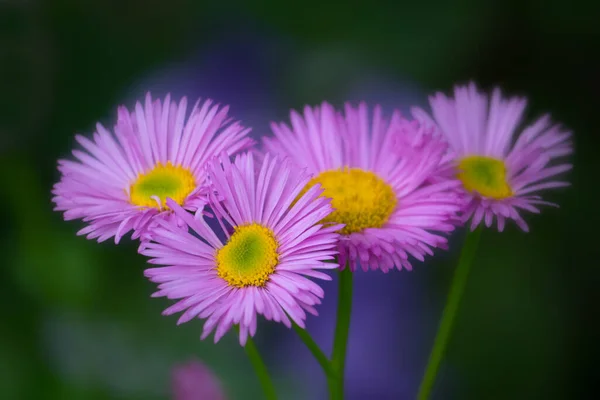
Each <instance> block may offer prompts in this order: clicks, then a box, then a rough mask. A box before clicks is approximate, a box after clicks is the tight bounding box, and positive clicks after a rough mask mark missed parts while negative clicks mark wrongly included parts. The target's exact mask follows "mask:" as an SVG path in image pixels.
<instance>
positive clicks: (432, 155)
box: [263, 103, 460, 272]
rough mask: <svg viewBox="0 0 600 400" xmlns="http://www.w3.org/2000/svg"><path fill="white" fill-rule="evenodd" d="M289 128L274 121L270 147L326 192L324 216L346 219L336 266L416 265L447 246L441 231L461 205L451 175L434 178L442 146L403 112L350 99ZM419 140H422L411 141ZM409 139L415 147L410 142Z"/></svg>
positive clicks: (297, 119)
mask: <svg viewBox="0 0 600 400" xmlns="http://www.w3.org/2000/svg"><path fill="white" fill-rule="evenodd" d="M291 123H292V126H291V128H290V127H288V126H287V125H286V124H283V123H281V124H275V123H273V124H272V125H271V128H272V130H273V133H274V135H275V137H274V138H264V139H263V141H264V145H265V149H266V150H268V151H271V152H274V153H279V154H285V155H287V156H289V157H291V158H292V159H293V160H294V161H295V162H296V164H298V165H299V166H302V167H306V168H308V171H309V172H310V173H311V174H312V176H313V179H312V180H311V181H310V182H309V184H308V185H307V187H306V189H308V188H310V187H311V186H312V185H314V184H316V183H320V184H321V185H322V187H323V188H324V192H323V196H326V197H330V198H331V199H332V205H333V207H334V208H335V212H333V213H332V214H331V215H330V216H328V217H327V218H326V219H325V220H324V221H329V222H336V223H343V224H344V225H345V226H344V228H343V229H342V230H341V231H340V232H341V234H342V238H341V240H340V243H339V252H340V255H339V260H338V261H339V264H340V267H341V268H344V267H345V266H346V264H347V263H348V265H349V267H350V268H351V270H352V271H354V270H356V268H357V267H358V265H359V264H360V265H361V267H362V268H363V270H368V269H369V268H370V269H372V270H376V269H381V270H382V271H384V272H387V271H389V270H390V269H392V268H393V267H394V266H396V268H398V269H399V270H400V269H402V268H405V269H408V270H410V269H412V266H411V262H410V260H409V256H413V257H414V258H416V259H417V260H419V261H423V260H424V258H425V255H426V254H432V249H433V248H435V247H445V246H446V243H447V239H446V238H445V237H444V235H443V234H444V233H447V232H450V231H452V230H453V229H454V225H453V224H452V223H451V218H452V217H453V216H454V215H455V214H456V213H457V212H458V210H459V209H460V206H459V204H458V199H457V196H456V194H454V193H452V189H453V188H455V187H456V186H457V185H459V184H460V183H459V182H458V181H456V180H454V179H450V180H447V179H446V180H441V181H440V182H437V181H436V179H435V177H436V174H438V173H441V171H442V168H441V165H443V164H442V161H441V160H442V157H443V156H444V153H445V145H444V144H443V143H441V142H440V140H439V139H436V138H434V137H433V136H432V135H428V134H426V133H425V132H422V131H421V127H420V126H419V124H418V123H416V122H415V121H413V122H411V121H407V120H406V119H404V118H402V117H401V115H400V113H399V112H395V113H394V114H393V115H392V118H391V120H390V121H388V120H386V119H384V117H383V116H382V112H381V108H380V107H375V109H374V111H373V116H372V118H371V120H369V115H368V109H367V106H366V105H365V104H364V103H362V104H360V105H359V107H358V108H353V107H352V106H351V105H349V104H346V106H345V112H344V113H343V114H341V113H338V112H336V111H335V110H334V108H333V107H332V106H331V105H329V104H327V103H323V104H322V105H321V106H320V107H319V106H317V107H314V108H310V107H308V106H307V107H305V109H304V116H301V115H299V114H298V113H296V112H295V111H292V113H291ZM413 141H417V142H418V146H417V145H413V144H412V142H413ZM409 144H410V145H409Z"/></svg>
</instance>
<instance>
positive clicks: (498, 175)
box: [457, 156, 513, 199]
mask: <svg viewBox="0 0 600 400" xmlns="http://www.w3.org/2000/svg"><path fill="white" fill-rule="evenodd" d="M458 170H459V173H458V175H457V177H458V179H460V180H461V181H462V183H463V186H464V187H465V189H467V190H468V191H470V192H472V191H476V192H477V193H479V194H480V195H482V196H485V197H491V198H494V199H504V198H506V197H510V196H512V195H513V192H512V189H511V188H510V185H509V184H508V182H506V165H504V161H502V160H499V159H496V158H492V157H482V156H469V157H465V158H462V159H461V160H460V162H459V163H458Z"/></svg>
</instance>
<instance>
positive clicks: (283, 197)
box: [140, 154, 342, 345]
mask: <svg viewBox="0 0 600 400" xmlns="http://www.w3.org/2000/svg"><path fill="white" fill-rule="evenodd" d="M209 174H210V179H211V181H212V184H213V188H214V190H215V191H216V194H215V193H214V192H212V191H211V193H210V195H209V196H210V205H211V207H212V211H213V213H214V214H215V215H216V217H217V220H218V222H219V225H220V226H221V229H219V230H217V231H213V230H212V229H211V228H210V227H209V226H208V224H207V221H206V219H205V218H204V217H203V216H201V215H198V216H199V218H194V217H193V216H192V215H191V214H189V213H187V212H186V211H185V210H183V209H182V208H181V207H180V206H179V205H178V204H176V203H175V202H174V201H172V200H170V199H169V200H168V201H167V205H168V206H169V207H172V208H173V210H174V211H175V213H176V214H177V216H178V217H180V218H181V219H182V220H183V221H185V223H186V224H187V226H189V228H191V230H192V231H193V232H194V233H195V235H193V234H192V233H190V232H188V230H187V229H181V227H179V226H177V225H176V224H174V223H173V222H170V221H158V224H157V226H156V227H153V228H152V230H151V233H150V235H149V238H151V240H150V241H144V242H142V246H141V247H140V253H142V254H144V255H146V256H148V257H151V259H150V260H149V263H151V264H159V265H164V266H165V267H159V268H149V269H147V270H146V271H145V275H146V276H147V277H148V278H149V279H150V280H151V281H153V282H156V283H158V284H159V286H158V288H159V290H158V292H156V293H155V294H154V296H166V297H168V298H170V299H180V300H179V301H178V302H177V303H176V304H174V305H173V306H171V307H169V308H168V309H167V310H165V312H164V314H165V315H170V314H173V313H176V312H180V311H184V310H185V311H184V313H183V314H182V316H181V317H180V318H179V323H183V322H187V321H189V320H191V319H192V318H195V317H199V318H206V322H205V323H204V329H203V332H202V339H204V338H206V337H207V336H208V335H209V334H210V333H211V332H212V331H213V329H215V327H216V332H215V342H216V341H218V340H219V339H220V338H221V337H222V336H223V335H224V334H225V333H226V332H227V331H228V330H229V329H230V328H231V327H232V326H233V325H239V328H240V330H239V331H240V332H239V335H240V336H239V337H240V343H241V344H242V345H244V344H245V343H246V340H247V337H248V334H250V335H251V336H253V335H254V334H255V332H256V323H257V315H258V314H262V315H264V316H265V318H266V319H268V320H274V321H277V322H282V323H284V324H285V325H286V326H288V327H291V321H290V319H291V320H293V321H294V322H295V323H297V324H298V325H299V326H301V327H304V320H305V318H306V313H305V311H308V312H310V313H312V314H315V315H316V310H315V308H314V306H315V305H316V304H319V303H320V299H321V298H322V297H323V290H322V289H321V287H320V286H319V285H317V284H316V283H315V282H313V281H312V280H311V279H309V278H317V279H326V280H329V279H330V277H329V276H328V275H327V274H324V273H323V272H321V271H319V270H320V269H331V268H335V267H336V265H335V264H334V263H327V262H325V261H328V260H332V259H333V257H334V255H335V254H336V249H335V245H336V243H337V240H338V238H339V235H338V234H337V233H335V231H337V230H339V229H340V228H341V227H342V226H340V225H332V226H327V227H325V226H323V225H322V224H319V221H321V220H322V219H323V218H326V217H327V216H328V215H329V214H330V213H331V211H332V207H331V204H330V201H329V199H325V198H322V197H319V195H320V194H321V189H320V188H319V187H318V186H314V187H312V188H311V189H309V190H308V191H306V192H305V193H303V194H301V193H300V192H301V190H302V189H303V188H304V187H305V186H306V184H307V183H308V180H309V178H308V177H307V176H305V175H303V174H301V173H299V172H298V171H295V170H293V169H292V168H291V166H290V163H289V162H288V161H282V160H281V159H278V158H273V157H271V156H269V155H268V154H267V155H266V156H265V158H264V160H263V161H262V163H256V164H255V161H254V157H253V155H252V154H242V155H240V156H238V157H237V158H236V160H235V162H234V163H231V162H230V161H229V160H228V159H226V158H224V159H222V160H221V161H220V162H218V161H214V162H213V163H212V164H210V166H209ZM217 233H222V235H224V237H225V239H224V240H222V239H221V238H220V237H219V236H218V235H217Z"/></svg>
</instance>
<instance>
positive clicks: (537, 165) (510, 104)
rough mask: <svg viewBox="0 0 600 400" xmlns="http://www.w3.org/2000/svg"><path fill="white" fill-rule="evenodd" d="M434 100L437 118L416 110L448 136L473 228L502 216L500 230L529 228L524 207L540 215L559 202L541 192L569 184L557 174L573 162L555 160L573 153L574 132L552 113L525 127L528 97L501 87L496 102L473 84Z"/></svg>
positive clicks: (434, 113)
mask: <svg viewBox="0 0 600 400" xmlns="http://www.w3.org/2000/svg"><path fill="white" fill-rule="evenodd" d="M430 104H431V108H432V111H433V118H431V117H429V116H428V115H427V114H426V113H425V112H424V111H423V110H421V109H414V110H413V114H414V115H415V116H416V117H417V118H419V119H421V120H423V121H425V122H428V123H430V124H437V125H438V126H439V129H440V131H441V133H442V134H443V135H444V136H445V138H446V139H447V140H448V142H449V144H450V152H449V153H448V154H449V156H450V157H451V158H452V159H453V162H454V166H455V167H456V168H457V171H458V172H457V177H458V178H459V179H460V181H461V182H462V189H461V192H462V194H463V196H464V197H465V203H466V208H465V211H464V213H463V214H462V220H463V222H466V221H468V220H469V219H471V229H472V230H473V229H475V228H476V227H477V226H478V225H479V224H480V223H481V222H482V221H483V222H484V223H485V225H486V226H488V227H489V226H491V225H492V223H493V220H494V218H496V219H497V223H498V229H499V230H500V231H502V230H503V229H504V225H505V221H506V219H512V220H514V221H515V222H516V223H517V225H518V226H519V227H520V228H521V229H523V230H524V231H527V230H528V226H527V224H526V223H525V221H524V220H523V218H522V217H521V215H520V211H521V210H525V211H530V212H534V213H539V209H538V208H537V206H538V205H554V206H555V204H553V203H549V202H547V201H544V200H542V199H541V197H540V196H539V195H536V194H535V193H537V192H538V191H540V190H543V189H550V188H558V187H562V186H567V185H568V182H565V181H560V180H556V175H558V174H561V173H563V172H565V171H567V170H569V169H571V167H572V166H571V164H569V163H558V164H557V163H556V162H555V161H556V160H557V159H559V158H561V157H564V156H567V155H569V154H570V153H571V152H572V145H571V142H570V137H571V134H570V132H566V131H563V130H562V129H561V128H560V127H559V126H557V125H552V124H551V122H550V118H549V117H548V116H547V115H545V116H542V117H541V118H539V119H538V120H537V121H536V122H534V123H533V124H531V125H528V126H526V127H524V128H522V129H521V128H520V125H521V122H522V119H523V113H524V111H525V106H526V104H527V101H526V100H525V99H522V98H508V99H506V98H503V97H502V94H501V92H500V89H495V90H494V92H493V93H492V96H491V101H490V99H489V98H488V96H487V95H486V94H485V93H481V92H479V91H478V89H477V87H476V86H475V84H473V83H471V84H470V85H468V86H458V87H456V88H455V91H454V98H448V97H447V96H445V95H444V94H442V93H438V94H436V95H435V96H433V97H431V98H430Z"/></svg>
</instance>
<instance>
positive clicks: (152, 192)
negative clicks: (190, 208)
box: [129, 162, 196, 208]
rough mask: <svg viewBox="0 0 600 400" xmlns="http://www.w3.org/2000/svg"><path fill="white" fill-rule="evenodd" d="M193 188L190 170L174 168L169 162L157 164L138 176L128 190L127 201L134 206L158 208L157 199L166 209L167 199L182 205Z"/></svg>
mask: <svg viewBox="0 0 600 400" xmlns="http://www.w3.org/2000/svg"><path fill="white" fill-rule="evenodd" d="M195 188H196V180H195V179H194V175H192V172H191V171H190V170H188V169H187V168H183V167H179V166H177V167H175V166H173V164H171V162H168V163H167V164H166V165H163V164H161V163H158V164H156V166H155V167H154V168H153V169H152V170H151V171H149V172H147V173H145V174H140V175H139V176H138V178H137V179H136V181H135V182H134V183H133V184H132V185H131V187H130V188H129V200H130V201H131V203H132V204H135V205H136V206H144V207H156V208H160V207H159V205H158V203H157V201H156V200H155V199H154V198H156V197H158V199H160V203H161V206H162V208H166V201H167V197H170V198H171V199H173V200H174V201H176V202H177V203H178V204H183V202H184V201H185V198H186V197H187V196H188V195H189V194H190V193H191V192H192V191H193V190H194V189H195ZM153 197H154V198H153Z"/></svg>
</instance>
